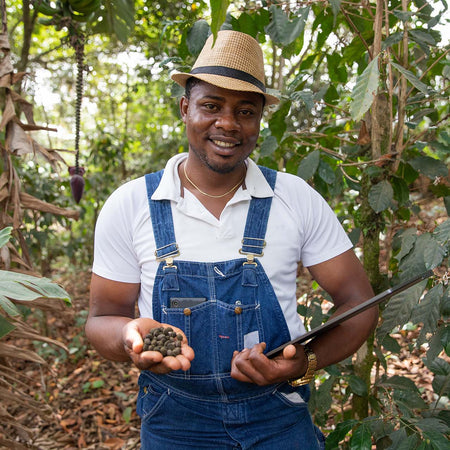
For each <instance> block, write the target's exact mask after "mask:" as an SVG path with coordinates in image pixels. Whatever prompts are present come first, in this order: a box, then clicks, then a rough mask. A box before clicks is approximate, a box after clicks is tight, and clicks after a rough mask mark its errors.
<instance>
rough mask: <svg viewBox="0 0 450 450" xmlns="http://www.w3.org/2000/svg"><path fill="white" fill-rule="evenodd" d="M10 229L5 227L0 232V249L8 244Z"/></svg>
mask: <svg viewBox="0 0 450 450" xmlns="http://www.w3.org/2000/svg"><path fill="white" fill-rule="evenodd" d="M12 229H13V228H12V227H6V228H3V229H2V230H0V248H2V247H3V246H4V245H5V244H7V243H8V242H9V240H10V238H11V231H12Z"/></svg>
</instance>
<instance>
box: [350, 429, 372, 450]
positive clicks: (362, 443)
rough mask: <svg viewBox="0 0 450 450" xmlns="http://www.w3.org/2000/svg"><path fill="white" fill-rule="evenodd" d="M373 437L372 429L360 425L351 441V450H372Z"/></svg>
mask: <svg viewBox="0 0 450 450" xmlns="http://www.w3.org/2000/svg"><path fill="white" fill-rule="evenodd" d="M371 449H372V435H371V432H370V429H369V428H368V427H367V426H365V425H364V424H362V425H360V426H359V427H358V428H357V429H356V430H355V431H354V432H353V435H352V437H351V439H350V450H371Z"/></svg>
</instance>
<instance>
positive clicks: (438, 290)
mask: <svg viewBox="0 0 450 450" xmlns="http://www.w3.org/2000/svg"><path fill="white" fill-rule="evenodd" d="M443 290H444V289H443V287H442V284H437V285H436V286H433V287H432V288H431V289H430V290H429V291H428V292H427V293H426V294H425V296H424V298H423V299H422V300H421V301H420V303H419V304H418V305H416V307H415V308H414V309H413V312H412V314H411V322H413V323H423V327H422V329H421V330H420V335H419V337H418V338H417V340H418V342H417V345H421V344H423V343H424V342H426V340H427V339H426V336H427V334H428V333H431V334H434V332H435V331H436V328H437V326H438V321H439V319H440V317H441V314H440V306H441V305H440V300H441V297H442V294H443Z"/></svg>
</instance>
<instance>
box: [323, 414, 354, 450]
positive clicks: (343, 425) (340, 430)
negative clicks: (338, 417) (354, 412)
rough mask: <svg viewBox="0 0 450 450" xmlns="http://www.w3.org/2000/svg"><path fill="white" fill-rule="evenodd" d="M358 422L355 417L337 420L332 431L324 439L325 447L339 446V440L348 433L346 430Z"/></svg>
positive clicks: (329, 449) (328, 449)
mask: <svg viewBox="0 0 450 450" xmlns="http://www.w3.org/2000/svg"><path fill="white" fill-rule="evenodd" d="M357 423H358V421H357V420H356V419H347V420H345V421H344V422H339V423H338V424H337V425H336V428H335V429H334V431H332V432H331V433H330V434H329V435H328V436H327V440H326V441H325V448H326V449H327V450H331V449H336V448H339V442H341V441H342V440H343V439H344V438H345V437H346V436H347V434H348V432H349V431H350V430H351V429H352V428H353V427H354V426H355V425H356V424H357Z"/></svg>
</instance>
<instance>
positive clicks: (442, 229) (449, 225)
mask: <svg viewBox="0 0 450 450" xmlns="http://www.w3.org/2000/svg"><path fill="white" fill-rule="evenodd" d="M433 236H434V237H435V239H436V240H437V241H438V242H439V243H440V244H441V245H445V244H446V243H448V241H449V240H450V219H447V220H446V221H445V222H443V223H441V224H440V225H438V226H437V227H436V228H435V229H434V231H433Z"/></svg>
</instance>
